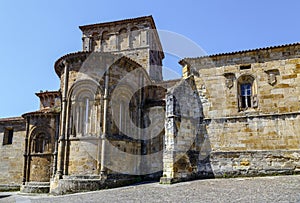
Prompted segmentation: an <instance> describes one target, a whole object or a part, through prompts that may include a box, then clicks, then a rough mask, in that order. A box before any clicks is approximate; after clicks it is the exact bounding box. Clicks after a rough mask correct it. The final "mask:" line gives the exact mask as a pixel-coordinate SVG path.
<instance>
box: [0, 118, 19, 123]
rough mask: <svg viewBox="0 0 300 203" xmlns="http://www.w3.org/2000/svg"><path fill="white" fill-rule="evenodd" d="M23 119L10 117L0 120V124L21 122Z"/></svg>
mask: <svg viewBox="0 0 300 203" xmlns="http://www.w3.org/2000/svg"><path fill="white" fill-rule="evenodd" d="M22 120H24V118H22V117H10V118H0V122H6V121H22Z"/></svg>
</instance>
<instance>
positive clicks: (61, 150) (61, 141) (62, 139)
mask: <svg viewBox="0 0 300 203" xmlns="http://www.w3.org/2000/svg"><path fill="white" fill-rule="evenodd" d="M64 65H65V69H64V89H63V94H62V110H61V123H60V126H61V129H60V137H59V150H58V171H57V175H58V177H59V179H61V178H62V176H63V171H64V159H65V137H66V136H65V132H66V114H67V112H66V111H67V92H68V82H69V79H68V76H69V70H68V64H67V63H66V61H65V62H64Z"/></svg>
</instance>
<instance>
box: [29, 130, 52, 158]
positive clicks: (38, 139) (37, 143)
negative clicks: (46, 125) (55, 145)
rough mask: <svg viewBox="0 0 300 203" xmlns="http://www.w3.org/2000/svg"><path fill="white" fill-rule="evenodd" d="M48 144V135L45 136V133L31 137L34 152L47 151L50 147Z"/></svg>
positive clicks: (49, 142)
mask: <svg viewBox="0 0 300 203" xmlns="http://www.w3.org/2000/svg"><path fill="white" fill-rule="evenodd" d="M50 144H51V141H50V136H47V135H46V134H45V133H39V134H38V135H37V136H35V137H34V139H33V143H32V151H33V152H34V153H44V152H49V151H50V149H51V146H50Z"/></svg>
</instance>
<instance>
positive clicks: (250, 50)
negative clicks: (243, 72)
mask: <svg viewBox="0 0 300 203" xmlns="http://www.w3.org/2000/svg"><path fill="white" fill-rule="evenodd" d="M296 45H300V42H294V43H289V44H283V45H275V46H267V47H261V48H256V49H245V50H240V51H232V52H224V53H217V54H211V55H205V56H198V57H186V58H183V59H182V60H184V59H201V58H209V57H218V56H226V55H233V54H240V53H247V52H252V51H261V50H268V49H276V48H281V47H288V46H296ZM182 60H180V61H182Z"/></svg>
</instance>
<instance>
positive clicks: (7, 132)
mask: <svg viewBox="0 0 300 203" xmlns="http://www.w3.org/2000/svg"><path fill="white" fill-rule="evenodd" d="M13 136H14V129H13V128H7V127H6V128H4V133H3V142H2V145H3V146H4V145H11V144H12V143H13Z"/></svg>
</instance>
